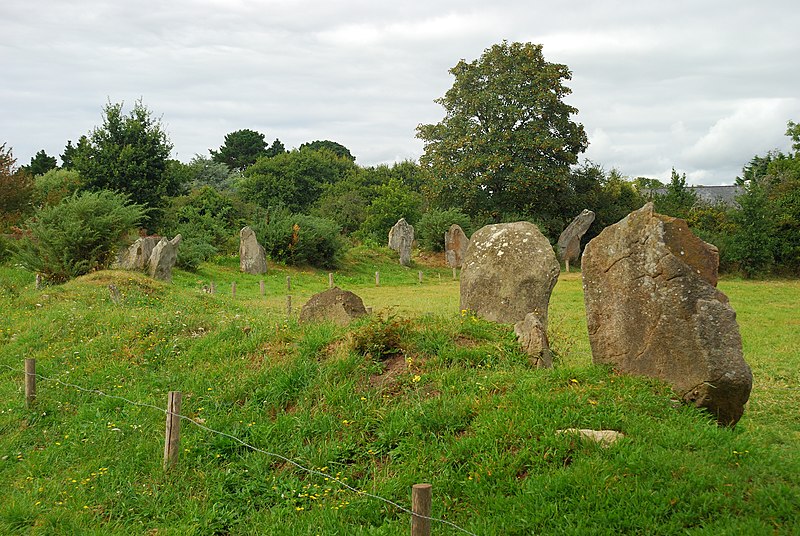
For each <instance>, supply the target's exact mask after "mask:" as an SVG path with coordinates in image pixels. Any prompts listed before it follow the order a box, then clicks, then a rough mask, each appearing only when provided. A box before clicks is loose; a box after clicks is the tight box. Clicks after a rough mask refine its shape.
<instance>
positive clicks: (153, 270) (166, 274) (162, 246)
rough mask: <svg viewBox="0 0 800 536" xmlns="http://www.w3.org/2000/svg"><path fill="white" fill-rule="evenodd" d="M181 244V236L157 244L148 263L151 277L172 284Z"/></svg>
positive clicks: (162, 240) (163, 239) (164, 239)
mask: <svg viewBox="0 0 800 536" xmlns="http://www.w3.org/2000/svg"><path fill="white" fill-rule="evenodd" d="M180 243H181V235H176V236H175V238H173V239H172V240H167V239H166V238H162V239H161V240H160V241H159V242H158V244H156V246H155V247H154V248H153V252H152V253H151V254H150V259H149V260H148V263H147V270H148V273H149V274H150V277H152V278H155V279H160V280H162V281H166V282H168V283H171V282H172V267H173V266H175V263H176V262H177V261H178V246H179V245H180Z"/></svg>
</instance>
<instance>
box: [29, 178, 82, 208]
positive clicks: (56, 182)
mask: <svg viewBox="0 0 800 536" xmlns="http://www.w3.org/2000/svg"><path fill="white" fill-rule="evenodd" d="M83 182H84V181H83V179H82V178H81V176H80V175H79V174H78V172H77V171H75V170H71V169H51V170H50V171H48V172H47V173H45V174H44V175H38V176H37V177H36V178H34V180H33V196H32V201H33V204H34V206H37V207H44V206H50V205H57V204H58V203H60V202H61V200H62V199H64V198H65V197H67V196H69V195H72V194H74V193H75V192H77V191H78V190H80V189H81V188H82V187H83Z"/></svg>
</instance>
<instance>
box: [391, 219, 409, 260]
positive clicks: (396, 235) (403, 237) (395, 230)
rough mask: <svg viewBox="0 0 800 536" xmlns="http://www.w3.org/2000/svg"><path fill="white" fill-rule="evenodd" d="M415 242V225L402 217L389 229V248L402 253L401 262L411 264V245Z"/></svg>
mask: <svg viewBox="0 0 800 536" xmlns="http://www.w3.org/2000/svg"><path fill="white" fill-rule="evenodd" d="M413 243H414V226H413V225H411V224H410V223H408V222H407V221H406V219H405V218H400V219H399V220H398V221H397V223H395V224H394V227H392V228H391V229H390V230H389V248H390V249H393V250H395V251H396V252H398V253H399V254H400V264H402V265H403V266H408V265H410V264H411V246H412V244H413Z"/></svg>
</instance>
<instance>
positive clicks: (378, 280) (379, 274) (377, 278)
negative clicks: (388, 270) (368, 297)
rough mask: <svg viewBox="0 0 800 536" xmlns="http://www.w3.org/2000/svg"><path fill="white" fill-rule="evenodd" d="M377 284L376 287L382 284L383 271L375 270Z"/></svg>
mask: <svg viewBox="0 0 800 536" xmlns="http://www.w3.org/2000/svg"><path fill="white" fill-rule="evenodd" d="M375 286H376V287H379V286H381V273H380V272H375Z"/></svg>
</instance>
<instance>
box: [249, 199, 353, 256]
mask: <svg viewBox="0 0 800 536" xmlns="http://www.w3.org/2000/svg"><path fill="white" fill-rule="evenodd" d="M253 230H254V231H255V233H256V236H257V238H258V241H259V243H260V244H261V245H263V246H264V249H266V251H267V255H268V256H269V257H270V258H271V259H273V260H275V261H279V262H284V263H286V264H293V265H304V264H307V265H310V266H316V267H319V268H336V267H337V266H338V264H339V261H340V257H341V254H342V253H343V252H344V246H345V243H344V240H343V238H342V236H341V232H340V231H341V229H340V228H339V226H338V225H337V224H336V223H335V222H333V221H331V220H328V219H325V218H319V217H316V216H308V215H306V214H292V213H291V212H290V211H288V210H287V209H284V208H279V209H272V210H270V212H269V216H268V218H267V219H266V220H265V222H264V223H262V224H260V225H256V226H254V228H253Z"/></svg>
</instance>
